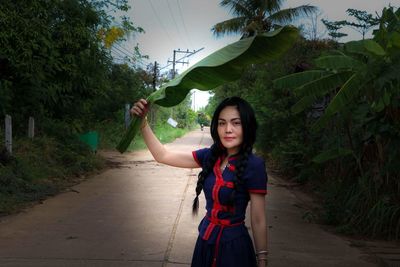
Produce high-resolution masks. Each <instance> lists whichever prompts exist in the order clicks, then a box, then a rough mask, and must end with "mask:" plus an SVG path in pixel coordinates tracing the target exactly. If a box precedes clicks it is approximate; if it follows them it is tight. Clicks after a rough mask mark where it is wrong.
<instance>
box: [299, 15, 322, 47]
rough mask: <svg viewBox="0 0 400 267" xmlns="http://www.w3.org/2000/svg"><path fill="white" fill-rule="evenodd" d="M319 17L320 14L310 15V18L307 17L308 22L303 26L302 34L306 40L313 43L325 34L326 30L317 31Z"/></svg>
mask: <svg viewBox="0 0 400 267" xmlns="http://www.w3.org/2000/svg"><path fill="white" fill-rule="evenodd" d="M321 15H322V12H319V13H315V14H312V15H311V16H309V22H308V23H305V24H304V25H303V27H302V28H303V30H302V32H303V35H304V37H305V38H306V39H309V40H312V41H315V40H318V39H321V38H322V37H323V36H324V35H325V34H326V30H325V31H323V32H320V31H319V29H318V22H319V20H320V19H319V18H320V17H321Z"/></svg>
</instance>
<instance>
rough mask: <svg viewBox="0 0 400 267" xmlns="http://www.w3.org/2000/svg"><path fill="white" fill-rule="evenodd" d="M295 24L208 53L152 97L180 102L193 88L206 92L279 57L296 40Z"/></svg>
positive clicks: (163, 103)
mask: <svg viewBox="0 0 400 267" xmlns="http://www.w3.org/2000/svg"><path fill="white" fill-rule="evenodd" d="M297 37H298V30H297V29H296V28H294V27H292V26H286V27H282V28H280V29H278V30H276V31H273V32H269V33H264V34H260V35H256V36H253V37H250V38H245V39H242V40H240V41H237V42H235V43H233V44H230V45H228V46H226V47H224V48H222V49H220V50H218V51H216V52H215V53H213V54H211V55H209V56H207V57H206V58H204V59H203V60H201V61H200V62H198V63H197V64H195V65H194V66H192V67H191V68H189V69H188V70H186V71H185V72H184V73H182V74H181V75H179V76H178V77H176V78H175V79H173V80H171V81H170V82H168V83H166V84H164V85H163V86H162V87H161V88H160V90H159V91H164V92H160V93H158V95H157V96H156V97H152V96H150V98H149V100H150V101H154V102H155V103H156V104H157V105H160V106H163V107H172V106H175V105H177V104H179V103H180V102H181V101H182V100H183V99H184V98H185V97H186V95H187V94H188V93H189V91H190V90H191V89H193V88H196V89H199V90H203V91H207V90H212V89H214V88H216V87H218V86H220V85H222V84H224V83H227V82H231V81H234V80H237V79H239V78H240V76H241V75H242V73H243V70H244V69H245V68H246V67H247V66H249V65H251V64H259V63H265V62H267V61H271V60H274V59H277V58H279V57H280V56H281V55H282V54H284V53H285V52H286V51H287V50H288V49H289V48H291V47H292V46H293V45H294V42H295V41H296V40H297Z"/></svg>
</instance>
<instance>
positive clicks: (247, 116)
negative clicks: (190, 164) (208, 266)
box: [192, 96, 257, 214]
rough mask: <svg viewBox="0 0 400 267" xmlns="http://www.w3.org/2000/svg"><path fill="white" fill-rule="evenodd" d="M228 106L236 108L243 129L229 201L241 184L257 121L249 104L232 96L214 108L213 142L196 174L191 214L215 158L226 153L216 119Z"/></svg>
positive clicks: (211, 129)
mask: <svg viewBox="0 0 400 267" xmlns="http://www.w3.org/2000/svg"><path fill="white" fill-rule="evenodd" d="M228 106H233V107H236V108H237V110H238V112H239V116H240V121H241V125H242V131H243V142H242V144H241V146H240V149H239V153H238V155H239V159H238V164H237V166H236V168H235V178H234V180H233V183H234V185H235V186H234V190H233V192H232V195H231V203H233V201H234V198H235V192H236V190H237V189H238V187H240V186H241V184H242V176H243V172H244V170H245V169H246V166H247V161H248V158H249V156H250V154H251V151H252V149H253V145H254V142H255V140H256V132H257V121H256V117H255V114H254V110H253V108H252V107H251V106H250V104H249V103H248V102H247V101H245V100H244V99H242V98H240V97H237V96H234V97H229V98H226V99H224V100H223V101H222V102H221V103H220V104H219V105H218V107H217V108H216V109H215V112H214V115H213V118H212V120H211V127H210V131H211V137H212V139H213V141H214V143H213V145H212V146H211V148H210V149H211V156H210V157H209V158H208V160H207V162H206V164H205V166H203V170H202V171H201V172H200V173H199V175H198V179H197V185H196V197H195V198H194V200H193V206H192V212H193V214H197V211H198V209H199V195H200V193H201V191H202V190H203V186H204V180H205V179H206V177H207V176H208V175H209V174H210V173H211V172H212V171H213V167H214V165H215V162H216V161H217V159H218V158H219V157H220V156H221V155H224V154H226V153H227V152H226V149H225V147H224V146H223V145H222V143H221V140H220V139H219V136H218V119H219V115H220V113H221V111H222V110H223V109H224V108H226V107H228Z"/></svg>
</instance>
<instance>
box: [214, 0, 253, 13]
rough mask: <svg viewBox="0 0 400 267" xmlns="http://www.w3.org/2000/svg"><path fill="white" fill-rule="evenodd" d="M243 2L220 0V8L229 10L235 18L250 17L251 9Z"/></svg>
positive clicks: (239, 0)
mask: <svg viewBox="0 0 400 267" xmlns="http://www.w3.org/2000/svg"><path fill="white" fill-rule="evenodd" d="M247 2H248V1H245V0H222V1H221V3H220V6H222V7H226V8H229V9H230V10H229V11H230V12H231V13H232V14H233V15H235V16H246V17H251V16H252V13H253V9H252V8H251V7H250V6H249V3H247Z"/></svg>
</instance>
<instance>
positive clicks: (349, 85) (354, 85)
mask: <svg viewBox="0 0 400 267" xmlns="http://www.w3.org/2000/svg"><path fill="white" fill-rule="evenodd" d="M364 85H365V80H364V79H363V77H362V76H361V75H360V74H358V73H354V74H353V75H352V76H351V77H350V78H349V79H348V80H347V81H346V83H345V84H344V85H343V86H342V88H340V90H339V92H338V93H337V94H336V96H335V97H334V98H333V99H332V101H331V102H330V103H329V105H328V107H327V108H326V110H325V113H324V114H323V115H322V116H321V117H320V118H319V119H318V121H317V122H315V124H314V125H313V126H312V130H313V131H316V130H319V129H321V128H322V127H324V126H325V125H326V123H327V122H328V121H329V119H330V118H331V117H332V116H333V115H334V114H335V113H337V112H339V111H340V110H341V109H343V108H345V107H346V106H347V105H348V104H349V103H350V102H351V101H352V100H353V98H354V97H355V96H356V95H357V94H358V92H359V91H360V89H361V88H362V87H363V86H364Z"/></svg>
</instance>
